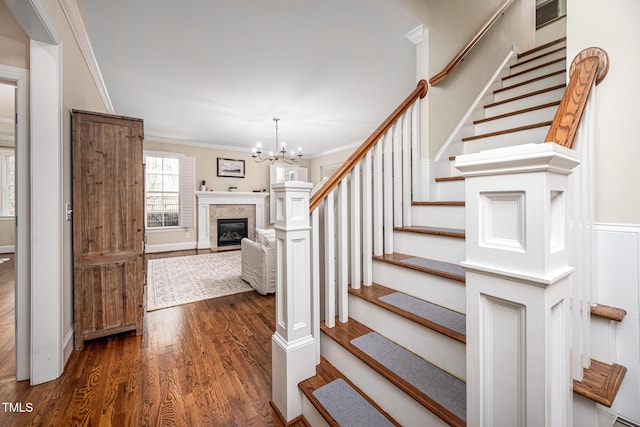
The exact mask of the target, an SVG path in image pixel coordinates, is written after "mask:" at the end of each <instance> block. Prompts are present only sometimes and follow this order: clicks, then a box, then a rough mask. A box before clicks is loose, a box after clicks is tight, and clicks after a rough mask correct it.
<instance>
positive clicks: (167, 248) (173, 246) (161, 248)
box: [145, 242, 198, 254]
mask: <svg viewBox="0 0 640 427" xmlns="http://www.w3.org/2000/svg"><path fill="white" fill-rule="evenodd" d="M197 247H198V242H182V243H160V244H157V245H147V246H146V247H145V252H146V253H148V254H150V253H155V252H173V251H187V250H191V249H197Z"/></svg>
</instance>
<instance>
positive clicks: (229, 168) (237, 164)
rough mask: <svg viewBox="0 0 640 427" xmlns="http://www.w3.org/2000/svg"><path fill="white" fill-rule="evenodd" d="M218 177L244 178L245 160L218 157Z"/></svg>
mask: <svg viewBox="0 0 640 427" xmlns="http://www.w3.org/2000/svg"><path fill="white" fill-rule="evenodd" d="M218 176H225V177H231V178H244V160H234V159H223V158H222V157H218Z"/></svg>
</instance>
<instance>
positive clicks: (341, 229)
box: [336, 177, 349, 323]
mask: <svg viewBox="0 0 640 427" xmlns="http://www.w3.org/2000/svg"><path fill="white" fill-rule="evenodd" d="M347 180H348V178H347V177H345V178H344V179H343V180H342V181H341V182H340V184H338V236H339V238H338V239H336V241H337V243H338V320H339V321H340V322H342V323H344V322H346V321H347V320H349V319H348V318H349V310H348V304H347V302H348V301H347V300H348V298H349V239H348V237H347V236H348V235H349V234H348V227H347V225H348V224H349V223H348V221H349V205H347V188H348V187H347Z"/></svg>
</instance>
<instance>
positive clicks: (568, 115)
mask: <svg viewBox="0 0 640 427" xmlns="http://www.w3.org/2000/svg"><path fill="white" fill-rule="evenodd" d="M607 71H609V56H608V55H607V52H605V51H604V50H602V49H600V48H598V47H589V48H587V49H584V50H583V51H582V52H580V53H579V54H578V55H577V56H576V57H575V58H574V60H573V62H572V63H571V67H570V68H569V76H570V79H569V84H568V85H567V89H566V90H565V92H564V95H563V96H562V101H560V106H559V107H558V111H556V116H555V117H554V119H553V122H552V124H551V128H550V129H549V133H547V137H546V138H545V142H555V143H556V144H560V145H562V146H565V147H567V148H573V144H574V141H575V138H576V134H577V133H578V128H579V127H580V122H581V121H582V115H583V114H584V111H585V109H586V107H587V101H588V100H589V96H590V95H591V89H592V88H593V84H594V82H595V84H599V83H600V82H601V81H602V79H604V78H605V76H606V75H607Z"/></svg>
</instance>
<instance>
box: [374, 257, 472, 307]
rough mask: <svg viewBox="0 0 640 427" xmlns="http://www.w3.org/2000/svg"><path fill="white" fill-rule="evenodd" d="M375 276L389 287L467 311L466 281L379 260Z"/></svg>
mask: <svg viewBox="0 0 640 427" xmlns="http://www.w3.org/2000/svg"><path fill="white" fill-rule="evenodd" d="M373 277H375V278H376V283H380V284H381V285H383V286H386V287H388V288H391V289H395V290H396V291H399V292H402V293H405V294H407V295H412V296H414V297H416V298H420V299H423V300H426V301H431V302H433V303H434V304H438V305H441V306H443V307H446V308H449V309H451V310H453V311H457V312H458V313H465V312H466V291H465V287H464V283H462V282H459V281H457V280H452V279H447V278H444V277H440V276H435V275H433V274H428V273H423V272H421V271H416V270H412V269H411V268H408V267H401V266H398V265H394V264H389V263H387V262H383V261H377V260H374V261H373ZM418 284H419V286H417V285H418Z"/></svg>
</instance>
